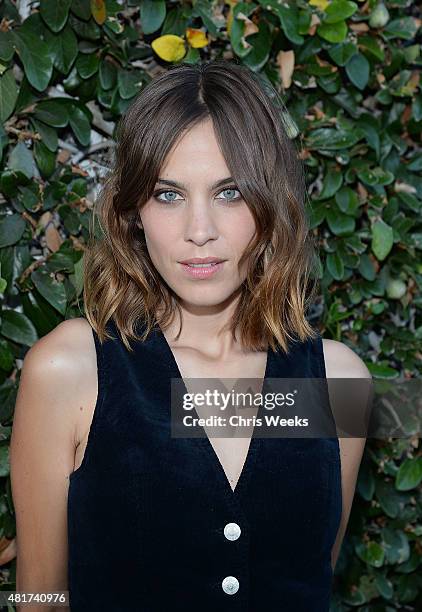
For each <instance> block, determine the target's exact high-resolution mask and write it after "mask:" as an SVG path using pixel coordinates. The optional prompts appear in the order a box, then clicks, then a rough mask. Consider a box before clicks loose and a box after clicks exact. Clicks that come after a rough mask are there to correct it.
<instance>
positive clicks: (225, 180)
mask: <svg viewBox="0 0 422 612" xmlns="http://www.w3.org/2000/svg"><path fill="white" fill-rule="evenodd" d="M232 181H233V178H232V177H231V176H227V177H226V178H223V179H220V180H219V181H217V182H216V183H213V184H212V185H211V189H216V188H217V187H220V185H225V184H226V183H230V182H232ZM157 183H163V184H164V185H170V186H171V187H177V188H178V189H186V185H183V183H179V182H177V181H168V180H166V179H162V178H159V179H157Z"/></svg>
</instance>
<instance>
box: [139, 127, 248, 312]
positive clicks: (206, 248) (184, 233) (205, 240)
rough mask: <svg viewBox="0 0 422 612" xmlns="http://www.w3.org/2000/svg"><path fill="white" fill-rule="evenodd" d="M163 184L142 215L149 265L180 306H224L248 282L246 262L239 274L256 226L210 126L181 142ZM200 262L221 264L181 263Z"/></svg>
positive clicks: (163, 171)
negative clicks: (210, 260) (216, 260)
mask: <svg viewBox="0 0 422 612" xmlns="http://www.w3.org/2000/svg"><path fill="white" fill-rule="evenodd" d="M239 154H241V153H239ZM159 179H160V180H159V181H158V182H157V183H156V185H155V191H154V194H153V196H152V197H151V198H150V199H149V200H148V202H146V204H145V205H144V206H143V207H142V209H141V211H140V221H141V224H142V226H143V228H144V232H145V238H146V244H147V248H148V252H149V255H150V257H151V260H152V262H153V264H154V266H155V267H156V269H157V270H158V272H159V273H160V275H161V276H162V278H163V279H164V280H165V281H166V283H167V284H168V285H169V287H171V288H172V289H173V291H174V292H175V293H176V295H177V296H178V297H179V299H180V301H181V303H182V304H183V303H185V304H186V305H190V306H199V307H200V306H216V305H218V304H221V303H222V302H224V301H225V300H227V299H228V298H230V296H231V295H232V294H233V293H234V292H235V291H236V290H237V289H238V288H239V286H240V285H241V284H242V282H243V280H244V279H245V276H246V265H247V262H245V263H244V265H243V266H242V268H241V271H240V274H239V273H238V261H239V259H240V257H241V255H242V253H243V251H244V250H245V248H246V246H247V245H248V243H249V242H250V240H251V239H252V237H253V236H254V233H255V221H254V218H253V216H252V213H251V211H250V210H249V208H248V206H247V205H246V203H245V202H244V201H243V199H242V196H241V194H240V192H239V191H238V189H237V187H236V184H235V183H234V181H233V180H230V172H229V170H228V168H227V165H226V163H225V160H224V157H223V155H222V154H221V151H220V149H219V147H218V144H217V140H216V138H215V135H214V130H213V125H212V121H211V120H207V121H204V122H202V123H201V124H198V125H196V126H194V127H193V128H191V129H190V130H189V131H188V132H187V133H186V134H185V135H184V136H183V137H182V138H181V139H180V140H179V142H178V143H177V145H176V146H175V147H174V149H173V150H172V151H171V152H170V154H169V155H168V158H167V160H166V162H165V164H164V167H163V168H162V169H161V171H160V177H159ZM223 179H228V180H223ZM176 183H177V185H176ZM196 257H199V258H204V257H215V258H219V259H222V260H223V263H222V264H220V265H219V266H216V267H215V269H214V270H213V269H212V268H197V267H195V268H192V267H187V266H184V265H183V264H181V263H180V262H181V261H184V260H190V259H192V258H196Z"/></svg>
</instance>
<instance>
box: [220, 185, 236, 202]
mask: <svg viewBox="0 0 422 612" xmlns="http://www.w3.org/2000/svg"><path fill="white" fill-rule="evenodd" d="M233 191H237V193H238V194H239V195H238V196H237V197H231V196H229V197H223V198H217V199H218V200H227V201H228V202H237V201H238V200H241V199H242V194H241V193H240V191H239V190H238V189H237V187H235V186H234V185H230V187H226V188H225V189H223V191H220V193H227V192H229V194H230V192H233Z"/></svg>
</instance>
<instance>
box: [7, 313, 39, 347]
mask: <svg viewBox="0 0 422 612" xmlns="http://www.w3.org/2000/svg"><path fill="white" fill-rule="evenodd" d="M1 317H2V325H1V334H2V336H4V337H5V338H9V340H12V341H13V342H17V343H18V344H24V345H26V346H32V345H33V344H34V342H36V341H37V340H38V335H37V330H36V329H35V327H34V324H33V323H32V321H30V319H28V317H27V316H25V315H24V314H22V313H21V312H17V311H16V310H11V309H10V310H8V309H6V310H2V313H1Z"/></svg>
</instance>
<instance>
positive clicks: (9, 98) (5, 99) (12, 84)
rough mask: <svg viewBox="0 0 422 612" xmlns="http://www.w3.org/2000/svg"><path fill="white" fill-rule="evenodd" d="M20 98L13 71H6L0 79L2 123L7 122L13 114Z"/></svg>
mask: <svg viewBox="0 0 422 612" xmlns="http://www.w3.org/2000/svg"><path fill="white" fill-rule="evenodd" d="M17 97H18V88H17V86H16V81H15V77H14V76H13V70H6V72H4V73H3V75H2V76H1V77H0V122H2V123H3V122H4V121H6V119H8V118H9V117H10V115H11V114H12V112H13V110H14V108H15V104H16V100H17Z"/></svg>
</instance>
